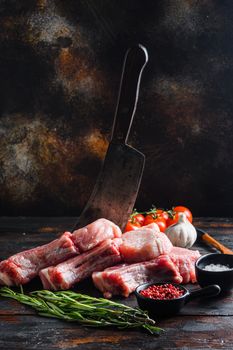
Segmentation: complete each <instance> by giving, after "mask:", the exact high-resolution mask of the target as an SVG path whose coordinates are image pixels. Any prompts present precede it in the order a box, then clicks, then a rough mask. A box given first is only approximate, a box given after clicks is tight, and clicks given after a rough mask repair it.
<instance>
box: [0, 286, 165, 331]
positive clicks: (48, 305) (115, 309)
mask: <svg viewBox="0 0 233 350" xmlns="http://www.w3.org/2000/svg"><path fill="white" fill-rule="evenodd" d="M0 295H1V296H2V297H6V298H12V299H15V300H17V301H19V302H21V303H22V304H26V305H29V306H31V307H33V308H34V309H36V310H37V311H38V313H39V315H41V316H46V317H56V318H59V319H62V320H67V321H76V322H78V323H80V324H83V325H85V326H92V327H107V326H116V327H117V328H121V329H122V328H143V329H146V330H147V331H148V332H150V333H152V334H159V332H160V331H162V329H161V328H159V327H157V326H156V325H155V321H154V320H153V319H151V318H149V316H148V314H147V312H145V311H142V310H140V309H134V308H131V307H129V306H126V305H124V304H120V303H117V302H115V301H112V300H108V299H104V298H94V297H91V296H89V295H85V294H79V293H75V292H72V291H59V292H51V291H48V290H38V291H34V292H31V293H30V295H27V294H24V292H23V289H22V288H21V292H16V291H14V290H13V289H11V288H8V287H2V288H1V289H0Z"/></svg>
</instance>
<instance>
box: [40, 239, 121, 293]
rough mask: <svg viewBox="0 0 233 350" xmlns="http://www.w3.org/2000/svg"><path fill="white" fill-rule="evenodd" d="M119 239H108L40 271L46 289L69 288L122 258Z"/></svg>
mask: <svg viewBox="0 0 233 350" xmlns="http://www.w3.org/2000/svg"><path fill="white" fill-rule="evenodd" d="M117 240H118V239H116V240H115V242H114V240H111V239H108V240H106V241H104V242H102V243H101V244H100V245H99V246H97V247H95V248H93V249H92V250H90V251H88V252H86V253H83V254H81V255H78V256H76V257H74V258H71V259H69V260H67V261H65V262H64V263H61V264H59V265H57V266H54V267H53V266H51V267H48V268H46V269H43V270H41V271H40V273H39V276H40V278H41V281H42V283H43V287H44V288H45V289H52V290H58V289H63V290H64V289H69V288H70V287H72V286H73V285H74V284H75V283H77V282H80V281H81V280H83V279H84V278H86V277H89V276H91V274H92V272H93V271H96V270H102V269H104V268H106V267H108V266H112V265H114V264H116V263H118V262H120V260H121V256H120V252H119V249H118V242H117Z"/></svg>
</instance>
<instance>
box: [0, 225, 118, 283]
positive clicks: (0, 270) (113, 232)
mask: <svg viewBox="0 0 233 350" xmlns="http://www.w3.org/2000/svg"><path fill="white" fill-rule="evenodd" d="M114 237H121V230H120V228H119V227H118V226H117V225H115V224H114V223H113V222H111V221H109V220H106V219H99V220H96V221H95V222H93V223H91V224H89V225H88V226H86V227H84V228H81V229H79V230H76V231H75V232H74V233H73V234H71V233H70V232H65V233H64V234H63V235H62V236H61V237H60V238H59V239H56V240H54V241H52V242H50V243H48V244H46V245H43V246H40V247H37V248H33V249H30V250H26V251H23V252H20V253H18V254H15V255H13V256H11V257H10V258H8V259H7V260H4V261H2V262H0V284H4V285H8V286H13V285H19V284H24V283H27V282H29V281H30V280H31V279H32V278H34V277H35V276H36V275H37V274H38V272H39V271H40V270H41V269H43V268H45V267H48V266H51V265H56V264H58V263H60V262H62V261H64V260H67V259H69V258H71V257H73V256H74V255H77V254H79V253H80V252H83V251H87V250H89V249H91V248H93V247H95V246H96V245H98V244H99V243H100V242H102V241H104V240H106V239H108V238H114ZM79 247H80V249H79Z"/></svg>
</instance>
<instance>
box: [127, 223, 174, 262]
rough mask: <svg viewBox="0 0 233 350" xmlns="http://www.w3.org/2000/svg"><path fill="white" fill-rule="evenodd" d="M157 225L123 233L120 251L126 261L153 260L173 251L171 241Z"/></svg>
mask: <svg viewBox="0 0 233 350" xmlns="http://www.w3.org/2000/svg"><path fill="white" fill-rule="evenodd" d="M149 226H150V227H149ZM156 226H157V225H155V226H154V225H153V226H152V224H151V225H148V226H144V227H143V228H140V229H137V230H135V231H129V232H126V233H124V234H123V235H122V245H121V246H120V252H121V255H122V259H123V260H124V261H125V262H140V261H146V260H152V259H154V258H156V257H157V256H159V255H161V254H168V253H169V252H170V251H171V249H172V247H173V245H172V243H171V241H170V240H169V239H168V238H167V236H166V235H165V234H164V233H163V232H158V231H157V228H156Z"/></svg>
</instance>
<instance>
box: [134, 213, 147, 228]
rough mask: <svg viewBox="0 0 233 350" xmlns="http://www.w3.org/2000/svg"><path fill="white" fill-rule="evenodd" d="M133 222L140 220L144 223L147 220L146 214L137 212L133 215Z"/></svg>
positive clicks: (140, 222)
mask: <svg viewBox="0 0 233 350" xmlns="http://www.w3.org/2000/svg"><path fill="white" fill-rule="evenodd" d="M131 221H132V222H138V223H139V224H140V225H141V226H143V225H144V221H145V216H144V215H142V214H139V213H138V214H135V215H132V220H131Z"/></svg>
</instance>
